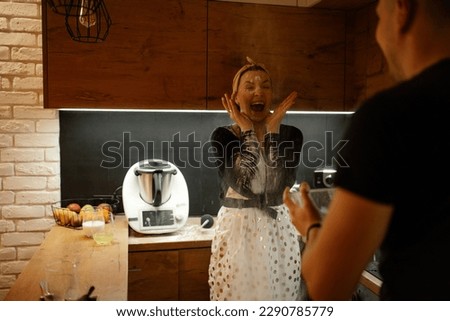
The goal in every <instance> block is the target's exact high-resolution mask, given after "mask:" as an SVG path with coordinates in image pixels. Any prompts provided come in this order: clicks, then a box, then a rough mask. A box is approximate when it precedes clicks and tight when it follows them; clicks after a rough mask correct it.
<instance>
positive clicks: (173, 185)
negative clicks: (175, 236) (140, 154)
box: [122, 159, 189, 234]
mask: <svg viewBox="0 0 450 321" xmlns="http://www.w3.org/2000/svg"><path fill="white" fill-rule="evenodd" d="M122 201H123V208H124V212H125V216H126V218H127V220H128V225H129V226H130V227H131V228H132V229H133V230H134V231H136V232H138V233H143V234H163V233H171V232H174V231H176V230H178V229H180V228H181V227H183V226H184V225H185V224H186V222H187V219H188V216H189V193H188V188H187V184H186V180H185V179H184V176H183V174H182V173H181V171H180V170H179V169H178V168H177V167H176V166H175V165H174V164H172V163H170V162H168V161H164V160H161V159H146V160H143V161H139V162H137V163H135V164H134V165H133V166H131V167H130V169H129V170H128V172H127V174H126V175H125V178H124V181H123V185H122Z"/></svg>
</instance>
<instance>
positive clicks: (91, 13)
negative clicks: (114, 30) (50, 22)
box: [47, 0, 112, 43]
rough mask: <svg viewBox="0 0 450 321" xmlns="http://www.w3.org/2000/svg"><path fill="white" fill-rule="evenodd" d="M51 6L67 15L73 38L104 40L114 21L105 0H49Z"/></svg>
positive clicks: (68, 30) (89, 40)
mask: <svg viewBox="0 0 450 321" xmlns="http://www.w3.org/2000/svg"><path fill="white" fill-rule="evenodd" d="M47 3H48V5H49V6H50V8H51V9H52V10H53V11H54V12H56V13H58V14H61V15H64V16H65V21H66V29H67V32H68V33H69V35H70V37H71V38H72V40H75V41H79V42H91V43H92V42H102V41H104V40H105V39H106V37H107V36H108V33H109V28H110V27H111V24H112V21H111V17H110V16H109V13H108V10H107V9H106V5H105V3H104V1H103V0H47Z"/></svg>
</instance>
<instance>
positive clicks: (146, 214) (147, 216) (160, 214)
mask: <svg viewBox="0 0 450 321" xmlns="http://www.w3.org/2000/svg"><path fill="white" fill-rule="evenodd" d="M141 223H142V228H144V229H145V228H148V227H152V226H172V225H175V216H174V214H173V211H172V210H150V211H142V219H141Z"/></svg>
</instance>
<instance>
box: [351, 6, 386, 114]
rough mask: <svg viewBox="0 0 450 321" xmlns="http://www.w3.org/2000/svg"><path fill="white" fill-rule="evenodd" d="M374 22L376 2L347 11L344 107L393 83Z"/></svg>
mask: <svg viewBox="0 0 450 321" xmlns="http://www.w3.org/2000/svg"><path fill="white" fill-rule="evenodd" d="M376 25H377V17H376V14H375V4H371V5H369V6H367V7H365V8H362V9H359V10H356V11H353V12H349V13H348V14H347V59H346V60H347V64H346V87H345V108H346V110H355V109H356V108H358V106H359V105H360V104H361V103H362V102H363V101H364V100H365V99H367V98H368V97H370V96H371V95H373V94H375V93H376V92H378V91H380V90H382V89H384V88H387V87H389V86H392V85H393V84H394V82H393V80H392V78H391V77H390V75H389V71H388V67H387V64H386V61H385V59H384V56H383V53H382V51H381V50H380V48H379V46H378V44H377V42H376V39H375V31H376Z"/></svg>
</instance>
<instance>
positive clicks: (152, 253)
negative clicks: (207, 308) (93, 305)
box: [128, 242, 211, 301]
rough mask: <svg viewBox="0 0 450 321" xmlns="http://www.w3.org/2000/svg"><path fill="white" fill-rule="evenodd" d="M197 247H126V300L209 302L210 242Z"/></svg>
mask: <svg viewBox="0 0 450 321" xmlns="http://www.w3.org/2000/svg"><path fill="white" fill-rule="evenodd" d="M199 246H200V247H192V248H189V247H187V248H183V245H180V247H181V248H179V249H176V248H174V249H169V250H164V249H158V248H163V247H164V246H156V247H155V249H154V250H151V249H147V250H133V249H132V248H130V249H129V254H128V266H129V270H128V300H129V301H142V300H144V301H147V300H155V301H165V300H168V301H208V300H209V285H208V268H209V260H210V256H211V247H210V242H203V243H200V244H199Z"/></svg>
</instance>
